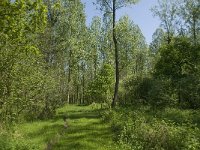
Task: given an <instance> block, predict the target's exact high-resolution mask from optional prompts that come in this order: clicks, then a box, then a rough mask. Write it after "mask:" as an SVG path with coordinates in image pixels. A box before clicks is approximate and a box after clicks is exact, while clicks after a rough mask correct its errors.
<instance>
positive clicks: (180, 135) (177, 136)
mask: <svg viewBox="0 0 200 150" xmlns="http://www.w3.org/2000/svg"><path fill="white" fill-rule="evenodd" d="M132 109H133V108H132ZM151 111H152V110H150V109H149V108H148V107H143V108H139V109H138V108H134V110H131V108H129V109H127V108H126V109H116V110H115V111H109V112H106V113H105V118H107V119H108V120H109V121H110V123H111V127H112V129H113V131H114V133H115V135H116V136H115V139H116V140H117V141H118V143H119V146H120V148H121V149H126V150H129V149H130V150H132V149H134V150H144V149H145V150H146V149H154V150H180V149H181V150H190V149H191V150H198V149H200V136H199V133H200V131H199V129H198V128H197V127H196V126H195V125H192V124H191V123H190V122H186V124H185V123H182V124H176V122H173V120H171V121H170V120H167V119H165V120H162V117H161V118H156V117H154V115H155V114H154V115H152V112H151ZM160 113H161V112H160Z"/></svg>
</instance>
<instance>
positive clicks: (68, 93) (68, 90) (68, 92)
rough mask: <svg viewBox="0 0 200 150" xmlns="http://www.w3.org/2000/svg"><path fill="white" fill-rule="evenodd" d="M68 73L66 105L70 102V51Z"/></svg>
mask: <svg viewBox="0 0 200 150" xmlns="http://www.w3.org/2000/svg"><path fill="white" fill-rule="evenodd" d="M69 55H70V56H69V72H68V89H67V103H69V100H70V82H71V55H72V52H71V50H70V52H69Z"/></svg>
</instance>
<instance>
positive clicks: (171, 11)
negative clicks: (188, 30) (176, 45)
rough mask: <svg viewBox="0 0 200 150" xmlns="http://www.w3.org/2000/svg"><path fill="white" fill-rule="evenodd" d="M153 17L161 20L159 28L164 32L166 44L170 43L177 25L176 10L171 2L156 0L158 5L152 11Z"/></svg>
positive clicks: (173, 2)
mask: <svg viewBox="0 0 200 150" xmlns="http://www.w3.org/2000/svg"><path fill="white" fill-rule="evenodd" d="M151 10H152V12H153V14H154V16H158V17H159V18H160V20H161V26H163V28H164V29H165V30H166V33H167V39H166V41H167V43H168V44H169V43H170V42H171V39H172V37H173V35H174V34H175V29H176V25H177V23H178V22H177V19H176V18H177V8H176V3H175V1H173V0H158V5H156V6H154V7H153V8H152V9H151Z"/></svg>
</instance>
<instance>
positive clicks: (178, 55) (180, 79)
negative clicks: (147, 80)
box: [154, 38, 200, 105]
mask: <svg viewBox="0 0 200 150" xmlns="http://www.w3.org/2000/svg"><path fill="white" fill-rule="evenodd" d="M198 49H199V46H197V45H196V46H195V45H192V44H191V42H190V41H189V39H188V38H174V39H173V41H172V42H171V43H170V44H168V45H164V46H162V47H161V48H160V59H159V60H158V62H157V63H156V65H155V74H154V76H155V77H156V78H163V77H164V78H167V79H169V80H171V84H172V86H173V89H174V91H176V92H177V97H178V102H179V103H181V102H183V99H187V98H186V97H187V96H183V94H184V93H187V94H188V95H193V97H194V95H196V98H198V99H199V98H200V97H199V96H197V95H198V94H197V93H198V92H197V91H198V90H197V89H199V87H198V86H199V81H198V80H199V71H200V68H199V64H200V59H199V57H200V56H199V51H198ZM194 81H195V82H196V83H197V84H196V83H194ZM191 86H193V87H191ZM187 89H191V91H187ZM194 89H195V90H194ZM193 92H196V93H193ZM189 99H192V96H191V97H190V98H189ZM187 101H188V100H187ZM198 101H199V100H198ZM195 105H196V104H195Z"/></svg>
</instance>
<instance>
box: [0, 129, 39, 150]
mask: <svg viewBox="0 0 200 150" xmlns="http://www.w3.org/2000/svg"><path fill="white" fill-rule="evenodd" d="M38 149H39V147H38V146H37V145H34V144H33V143H31V142H27V140H26V141H25V140H24V139H23V137H22V136H21V135H20V134H18V133H17V132H15V133H10V131H6V130H3V129H0V150H38Z"/></svg>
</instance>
